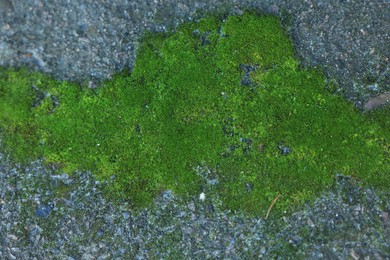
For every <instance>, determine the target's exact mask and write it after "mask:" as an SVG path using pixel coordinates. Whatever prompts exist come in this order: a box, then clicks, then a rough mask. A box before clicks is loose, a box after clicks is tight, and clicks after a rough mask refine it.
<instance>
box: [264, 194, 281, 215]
mask: <svg viewBox="0 0 390 260" xmlns="http://www.w3.org/2000/svg"><path fill="white" fill-rule="evenodd" d="M279 197H280V194H278V196H276V197H275V198H274V200H273V201H272V203H271V205H270V206H269V208H268V211H267V214H266V215H265V219H267V218H268V215H269V213H270V211H271V209H272V207H273V206H274V205H275V203H276V201H277V200H278V199H279Z"/></svg>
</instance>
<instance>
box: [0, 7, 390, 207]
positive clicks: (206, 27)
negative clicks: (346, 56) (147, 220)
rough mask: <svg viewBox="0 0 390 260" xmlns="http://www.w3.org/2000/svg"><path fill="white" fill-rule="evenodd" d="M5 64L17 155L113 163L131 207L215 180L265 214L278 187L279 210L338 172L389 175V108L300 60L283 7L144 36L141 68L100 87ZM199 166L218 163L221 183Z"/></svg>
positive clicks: (103, 169)
mask: <svg viewBox="0 0 390 260" xmlns="http://www.w3.org/2000/svg"><path fill="white" fill-rule="evenodd" d="M0 73H1V77H0V99H1V102H0V111H2V113H1V116H0V120H1V121H0V126H1V129H2V132H3V136H4V137H3V139H4V140H3V145H4V147H5V148H6V150H7V151H8V152H9V153H11V154H13V155H14V157H15V159H17V160H19V161H23V160H27V159H32V158H36V157H39V156H43V157H44V158H45V160H46V162H47V163H56V164H60V165H62V167H63V169H65V170H66V171H68V172H72V171H73V170H75V169H81V170H92V172H93V173H94V174H95V176H96V177H97V178H98V179H107V178H111V177H112V176H114V183H113V185H111V186H110V187H107V190H108V191H109V193H110V194H112V195H115V196H119V197H121V198H126V199H129V200H130V202H131V203H132V204H133V205H134V206H135V207H143V206H146V205H148V203H150V202H151V201H152V199H153V198H154V197H155V196H156V195H157V194H158V193H159V192H160V191H162V190H165V189H173V190H174V191H175V192H176V193H177V194H179V195H180V196H182V197H184V198H186V197H190V196H198V195H199V193H201V192H202V191H204V190H205V189H207V194H206V195H208V193H212V194H214V195H218V197H219V198H220V199H221V200H222V202H223V205H224V207H226V208H228V209H232V210H246V211H247V212H248V213H250V214H262V215H264V214H265V212H266V210H267V209H268V207H269V205H270V204H271V202H272V200H273V199H274V198H275V196H276V195H278V194H282V195H281V197H280V198H279V200H278V201H277V203H276V204H275V206H274V209H273V211H280V210H287V209H289V208H290V207H292V206H294V205H296V204H300V203H302V202H303V201H305V200H308V199H311V198H313V197H314V196H315V195H316V194H318V193H319V192H320V191H322V190H324V189H326V188H327V187H329V186H331V185H332V184H333V183H334V180H335V178H334V177H335V175H336V174H338V173H340V174H344V175H351V176H353V177H354V178H356V179H357V180H360V181H361V182H362V183H363V184H369V185H372V186H375V187H377V188H379V189H381V188H383V189H385V188H388V185H389V184H390V179H389V178H390V177H389V174H388V173H389V172H390V163H389V139H388V137H389V136H390V133H389V131H390V130H389V129H390V127H389V118H388V115H389V114H388V111H389V110H388V108H387V110H386V109H383V110H378V111H374V112H371V113H369V114H364V115H363V114H361V113H360V112H359V111H356V110H355V109H354V108H353V106H352V104H350V103H347V102H345V101H344V100H343V98H342V97H340V96H336V95H334V94H332V93H330V92H329V91H328V90H327V89H329V88H330V86H327V85H326V83H325V78H324V75H323V74H322V73H321V71H320V70H318V69H301V68H300V67H299V63H298V61H297V60H296V59H295V57H294V52H293V46H292V43H291V42H290V40H289V38H288V37H287V36H286V35H285V33H284V32H283V30H282V29H281V26H280V22H279V21H278V20H277V18H275V17H270V16H257V15H254V14H250V13H246V14H244V15H242V16H231V17H228V18H227V19H226V20H223V21H222V20H220V19H218V18H216V17H211V18H207V19H201V20H199V21H198V22H195V23H191V24H184V25H182V26H180V27H179V28H178V29H177V30H176V32H175V33H168V34H157V35H148V36H146V37H145V39H144V40H143V42H142V44H141V47H140V50H139V53H138V59H137V62H136V64H135V67H134V70H133V71H132V72H131V73H126V72H123V73H120V74H118V75H116V76H115V77H114V78H113V79H111V80H109V81H107V82H104V83H103V84H102V86H101V87H100V88H98V89H96V90H91V89H88V88H82V87H80V86H78V85H76V84H72V83H68V82H58V81H55V80H53V79H51V78H49V77H46V76H44V75H41V74H36V73H29V72H27V71H25V70H20V71H19V70H13V69H2V70H1V72H0ZM32 85H35V86H36V89H35V90H34V89H33V88H32ZM37 89H38V90H39V91H38V90H37ZM42 93H45V94H44V95H42ZM56 102H58V103H59V105H58V104H57V103H56ZM32 104H35V106H32ZM382 111H385V112H382ZM288 150H289V152H288ZM283 151H284V154H283ZM198 165H207V166H208V167H209V168H211V169H213V170H214V173H215V176H214V177H216V178H217V179H218V181H219V182H218V184H217V185H216V186H215V188H211V187H209V186H208V185H207V183H206V181H207V180H205V179H203V178H202V177H200V176H199V175H197V174H196V173H195V168H196V167H197V166H198Z"/></svg>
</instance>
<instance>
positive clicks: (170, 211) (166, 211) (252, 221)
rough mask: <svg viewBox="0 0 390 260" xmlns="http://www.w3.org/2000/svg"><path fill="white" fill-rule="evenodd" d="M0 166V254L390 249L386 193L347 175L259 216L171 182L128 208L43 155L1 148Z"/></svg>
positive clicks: (335, 253)
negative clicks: (137, 207)
mask: <svg viewBox="0 0 390 260" xmlns="http://www.w3.org/2000/svg"><path fill="white" fill-rule="evenodd" d="M0 170H1V171H0V198H1V199H0V210H1V215H0V244H1V247H0V258H1V259H33V258H35V259H54V258H56V259H150V258H152V259H156V258H157V259H225V258H228V259H254V258H258V257H265V258H281V259H283V258H286V257H287V256H290V257H303V258H310V259H319V258H326V259H338V258H340V259H347V258H348V257H352V258H354V259H359V258H363V257H370V259H389V257H390V254H389V253H390V252H389V247H388V246H389V242H390V241H389V237H390V232H389V229H388V228H386V227H387V225H388V223H387V221H388V220H387V218H388V212H389V210H390V204H389V202H388V201H387V205H386V204H385V211H383V210H382V209H381V208H383V205H384V204H383V202H381V201H380V200H379V198H378V197H377V195H376V194H375V192H374V191H372V190H370V189H362V188H358V186H356V185H355V184H354V183H353V182H352V180H350V179H349V178H348V177H343V176H338V184H337V187H335V188H334V189H333V190H332V191H330V192H328V193H324V194H323V195H322V196H321V197H320V198H318V199H317V200H316V201H315V202H314V203H313V204H312V205H307V206H306V207H304V208H303V209H301V210H299V211H297V212H295V213H294V214H293V215H292V216H288V217H283V219H282V220H275V219H272V214H271V216H270V218H269V219H267V220H265V219H264V218H248V217H246V216H245V215H243V214H240V213H234V214H233V213H231V212H226V211H222V210H220V208H219V206H220V202H219V200H218V198H216V197H214V198H208V197H207V194H206V199H205V200H204V201H201V200H199V199H198V198H193V200H190V201H182V200H180V199H179V198H177V197H175V195H174V194H173V193H172V192H171V191H166V192H164V193H162V194H161V195H160V196H159V197H158V198H157V199H156V201H155V203H154V205H153V206H152V207H150V208H148V209H144V210H143V211H142V212H140V213H133V212H132V211H131V210H130V209H129V208H128V206H127V205H126V204H125V203H124V204H122V205H117V203H115V204H113V203H112V202H110V201H107V200H106V199H105V198H104V197H103V196H102V193H101V190H102V187H103V185H109V183H108V182H106V183H99V182H98V181H95V180H94V179H93V177H92V176H91V174H89V173H77V174H76V176H75V177H72V178H70V177H69V176H68V175H66V174H58V173H56V171H53V170H50V169H47V168H44V167H42V165H41V162H40V161H36V162H32V163H31V164H29V165H28V166H27V167H24V168H23V167H20V166H17V165H12V164H10V162H9V161H8V160H7V158H6V157H5V156H4V155H3V154H0ZM56 187H57V188H58V187H61V190H62V191H63V192H61V194H58V193H55V192H53V191H54V188H56ZM381 206H382V207H381ZM386 214H387V215H386ZM292 252H294V254H296V255H292Z"/></svg>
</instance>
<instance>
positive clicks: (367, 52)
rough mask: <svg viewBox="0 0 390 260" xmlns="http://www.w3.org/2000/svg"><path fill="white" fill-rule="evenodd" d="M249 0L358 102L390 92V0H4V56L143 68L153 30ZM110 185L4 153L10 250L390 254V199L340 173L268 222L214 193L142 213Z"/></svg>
mask: <svg viewBox="0 0 390 260" xmlns="http://www.w3.org/2000/svg"><path fill="white" fill-rule="evenodd" d="M245 7H251V8H255V9H259V10H264V11H268V12H271V13H274V14H276V15H280V16H281V17H282V19H283V20H284V21H285V22H286V23H285V24H286V29H287V31H288V32H289V34H290V35H291V36H292V39H293V41H294V43H295V44H296V49H297V54H298V55H299V56H300V57H301V59H302V62H303V64H304V65H321V66H325V67H324V68H325V71H326V73H327V75H328V76H334V77H335V78H336V79H337V81H338V83H339V88H340V89H341V90H343V91H345V92H346V94H347V96H348V97H349V98H350V99H353V100H355V102H356V104H357V105H361V104H360V103H361V102H362V101H365V100H367V99H368V98H369V97H371V96H377V95H379V94H381V93H383V92H385V91H389V90H390V82H389V66H388V64H389V62H388V59H389V45H388V42H389V34H388V33H389V31H390V28H389V10H390V9H389V1H388V0H385V1H379V0H373V1H368V0H346V1H337V0H326V1H325V0H317V1H314V0H305V1H286V0H274V1H270V0H264V1H261V0H255V1H238V0H236V1H228V0H220V1H217V0H210V1H194V0H179V1H177V0H165V1H161V0H155V1H141V0H134V1H124V0H110V1H106V0H99V1H68V0H56V1H50V0H47V1H43V0H32V1H22V0H12V1H11V0H0V65H10V66H19V65H27V66H30V67H32V68H34V69H37V70H40V71H44V72H47V73H50V74H51V75H53V76H55V77H56V78H58V79H67V80H72V81H84V80H86V81H90V84H94V82H97V81H98V80H100V79H105V78H109V77H110V75H112V74H113V73H115V72H116V71H119V70H121V69H123V68H131V67H132V66H133V65H134V61H135V58H136V50H137V46H138V41H139V39H140V37H141V36H142V34H143V33H144V32H145V31H146V30H151V31H157V32H159V31H166V30H167V28H169V27H174V26H175V25H177V24H179V23H181V22H183V21H187V20H191V19H196V18H197V17H200V16H202V14H203V13H206V12H208V11H221V10H226V11H227V12H229V13H231V14H240V13H241V12H242V11H243V9H244V8H245ZM91 82H92V83H91ZM367 104H369V103H367ZM0 143H1V142H0ZM0 147H1V146H0ZM0 149H1V148H0ZM104 185H109V183H99V182H97V181H96V180H94V179H93V177H92V176H91V174H89V173H78V174H76V175H75V176H74V177H69V176H68V175H66V174H63V173H61V172H58V170H55V169H47V168H44V167H43V166H42V163H41V162H40V161H37V162H32V163H31V164H29V165H28V166H27V167H21V166H18V165H14V164H12V163H11V162H10V161H9V160H8V159H7V157H6V156H5V155H4V154H1V153H0V259H34V258H35V259H42V258H45V259H52V258H58V259H92V258H96V259H148V258H178V257H180V258H189V259H191V258H195V259H203V258H215V259H222V258H231V259H250V258H252V259H253V258H258V257H265V258H271V257H274V258H277V257H278V256H279V257H280V258H284V257H283V255H284V256H291V250H292V251H293V252H295V254H296V256H297V257H301V258H309V259H319V258H326V259H334V258H336V259H337V258H339V259H347V258H353V259H359V258H361V259H363V258H367V257H369V258H370V259H389V258H390V252H389V248H390V247H389V245H390V241H389V237H390V234H389V228H388V216H389V212H390V201H389V200H388V199H387V200H385V201H381V200H380V199H379V197H378V194H377V193H376V192H375V191H373V190H370V189H362V188H358V186H356V185H355V184H354V183H353V182H352V181H351V180H349V179H348V178H345V177H342V176H339V177H338V185H337V187H335V188H334V189H333V190H331V191H329V192H328V193H324V194H323V195H322V196H321V197H319V198H318V199H317V200H316V201H315V202H313V204H311V205H307V206H306V207H304V208H302V209H301V210H299V211H297V212H295V213H294V214H293V215H292V216H286V217H285V218H283V219H282V220H277V219H273V218H272V212H271V214H270V216H269V218H268V219H267V221H265V220H264V218H263V217H258V218H254V219H251V218H247V217H245V216H244V215H242V214H239V213H232V212H225V211H222V210H220V208H219V206H220V202H219V200H218V198H211V197H209V196H208V194H206V197H205V200H204V201H199V198H198V197H196V198H194V199H193V200H191V201H181V200H180V199H179V198H176V197H175V195H174V194H173V193H172V192H170V191H166V192H165V193H163V194H162V195H161V196H160V197H159V198H157V199H156V203H155V205H154V206H153V207H151V208H148V209H145V210H144V211H142V212H141V213H139V214H136V213H135V212H132V211H131V210H130V209H129V208H128V206H127V205H126V204H125V203H123V204H122V205H118V203H117V202H113V201H107V199H106V198H105V197H104V196H102V187H103V186H104ZM56 187H61V189H60V190H61V192H60V193H55V192H54V191H55V188H56ZM385 195H387V197H386V196H381V197H382V198H389V194H385Z"/></svg>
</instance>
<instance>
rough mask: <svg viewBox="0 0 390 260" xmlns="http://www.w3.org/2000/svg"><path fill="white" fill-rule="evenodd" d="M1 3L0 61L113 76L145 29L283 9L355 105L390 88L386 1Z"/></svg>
mask: <svg viewBox="0 0 390 260" xmlns="http://www.w3.org/2000/svg"><path fill="white" fill-rule="evenodd" d="M0 7H1V10H2V11H1V12H2V15H1V16H0V28H1V30H0V65H11V66H17V65H22V64H23V65H27V66H30V67H33V68H35V69H38V70H41V71H44V72H48V73H50V74H52V75H54V76H55V77H56V78H59V79H67V80H76V81H83V80H92V81H96V80H99V79H105V78H109V77H110V75H112V74H113V73H115V72H117V71H120V70H121V69H123V68H131V67H132V66H133V65H134V61H135V58H136V50H137V46H138V42H139V40H140V37H141V36H142V34H143V33H144V32H145V31H146V30H150V31H157V32H161V31H166V30H167V28H174V26H176V25H177V24H179V23H181V22H183V21H188V20H193V19H196V18H197V17H201V16H202V15H203V14H204V13H207V12H213V11H218V12H221V11H222V12H223V11H224V12H228V13H230V14H240V13H242V11H243V10H244V9H245V8H253V9H257V10H262V11H265V12H270V13H273V14H276V15H279V16H281V17H282V18H283V19H284V20H285V22H286V27H287V30H288V31H289V33H290V34H291V36H292V39H293V40H294V43H295V44H296V50H297V53H298V55H299V56H300V58H301V59H302V61H303V64H304V65H309V66H323V67H324V69H325V72H326V74H327V75H328V76H329V77H335V78H336V80H337V82H338V83H339V88H340V90H341V91H343V92H345V93H346V96H347V97H348V98H350V99H353V100H354V101H355V102H356V105H358V106H362V102H363V101H365V100H367V99H368V98H369V97H370V96H375V95H378V94H379V93H382V92H384V91H389V90H390V77H389V66H388V64H389V46H388V42H389V41H390V39H389V33H388V32H389V31H390V23H389V17H390V11H389V10H390V8H389V1H388V0H374V1H371V0H348V1H338V0H326V1H325V0H317V1H315V0H305V1H286V0H274V1H270V0H262V1H260V0H255V1H238V0H222V1H221V0H219V1H216V0H211V1H205V0H203V1H194V0H179V1H177V0H168V1H161V0H154V1H141V0H135V1H124V0H111V1H106V0H100V1H82V2H79V1H65V0H59V1H43V0H34V1H22V0H13V1H10V0H1V1H0Z"/></svg>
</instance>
